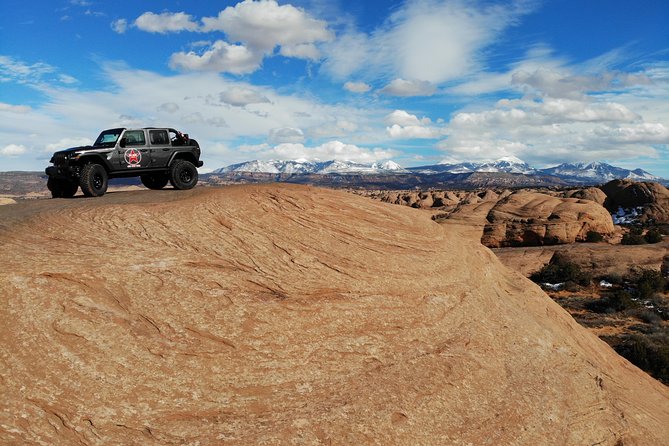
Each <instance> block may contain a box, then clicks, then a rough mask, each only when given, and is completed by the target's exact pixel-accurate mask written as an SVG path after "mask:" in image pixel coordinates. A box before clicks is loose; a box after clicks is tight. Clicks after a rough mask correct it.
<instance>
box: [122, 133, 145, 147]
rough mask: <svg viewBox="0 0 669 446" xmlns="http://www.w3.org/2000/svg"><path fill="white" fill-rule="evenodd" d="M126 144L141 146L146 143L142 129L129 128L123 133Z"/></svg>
mask: <svg viewBox="0 0 669 446" xmlns="http://www.w3.org/2000/svg"><path fill="white" fill-rule="evenodd" d="M123 137H124V138H125V144H126V146H143V145H146V138H145V137H144V130H129V131H127V132H125V135H123Z"/></svg>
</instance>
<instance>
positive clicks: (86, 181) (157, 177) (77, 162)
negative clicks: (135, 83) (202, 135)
mask: <svg viewBox="0 0 669 446" xmlns="http://www.w3.org/2000/svg"><path fill="white" fill-rule="evenodd" d="M50 162H51V163H53V166H49V167H47V168H46V174H47V175H48V176H49V180H48V182H47V187H48V188H49V190H50V191H51V196H52V197H54V198H59V197H63V198H70V197H72V196H74V194H75V193H77V189H78V188H79V187H81V191H82V192H83V193H84V195H86V196H87V197H99V196H102V195H104V193H105V192H106V191H107V182H108V180H109V179H110V178H125V177H137V176H138V177H140V178H141V180H142V184H144V185H145V186H146V187H148V188H149V189H162V188H163V187H165V186H166V185H167V182H168V181H169V182H170V183H171V184H172V186H174V188H175V189H182V190H183V189H191V188H193V187H194V186H195V185H196V184H197V180H198V175H197V167H202V165H203V162H202V161H200V146H199V145H198V143H197V141H195V140H194V139H190V138H189V137H188V135H186V134H183V133H181V132H179V131H177V130H174V129H170V128H154V127H148V128H143V129H126V128H119V129H109V130H105V131H103V132H102V133H100V136H98V139H96V140H95V143H94V144H93V145H92V146H84V147H74V148H71V149H67V150H61V151H60V152H56V153H54V154H53V157H51V161H50Z"/></svg>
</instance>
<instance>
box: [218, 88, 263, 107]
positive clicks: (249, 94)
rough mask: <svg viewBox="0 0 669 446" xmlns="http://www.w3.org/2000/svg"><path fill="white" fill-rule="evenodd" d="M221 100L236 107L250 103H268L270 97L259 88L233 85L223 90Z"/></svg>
mask: <svg viewBox="0 0 669 446" xmlns="http://www.w3.org/2000/svg"><path fill="white" fill-rule="evenodd" d="M219 98H220V100H221V102H224V103H226V104H229V105H233V106H235V107H245V106H247V105H249V104H267V103H269V102H270V101H269V99H267V97H266V96H264V95H263V94H261V93H259V92H258V91H257V90H254V89H251V88H244V87H233V88H229V89H227V90H225V91H222V92H221V93H220V95H219Z"/></svg>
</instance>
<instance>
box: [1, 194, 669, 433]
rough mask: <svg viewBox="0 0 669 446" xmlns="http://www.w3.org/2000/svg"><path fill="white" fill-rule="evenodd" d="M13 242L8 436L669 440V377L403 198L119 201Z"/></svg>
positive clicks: (20, 212)
mask: <svg viewBox="0 0 669 446" xmlns="http://www.w3.org/2000/svg"><path fill="white" fill-rule="evenodd" d="M0 245H1V246H2V251H1V252H2V265H3V266H2V274H1V275H0V293H1V296H2V303H3V305H2V310H1V313H0V339H1V341H0V358H1V361H2V363H1V367H0V373H1V376H0V393H1V394H2V396H3V397H2V399H1V400H0V409H1V410H0V443H3V444H81V445H84V444H86V445H103V444H104V445H107V444H125V445H135V444H136V445H152V444H155V445H158V444H161V445H164V444H202V445H205V444H222V445H256V444H272V445H274V444H309V445H318V444H325V445H329V444H332V445H337V444H342V445H367V444H370V445H371V444H376V445H407V444H416V445H418V444H420V445H431V444H434V445H469V444H475V445H482V444H491V445H533V446H535V445H554V444H561V445H592V444H600V445H610V446H614V445H616V446H621V445H624V446H629V445H649V446H650V445H652V446H657V445H663V444H664V445H666V444H669V390H668V389H667V388H666V387H665V386H663V385H662V384H660V383H658V382H657V381H655V380H653V379H652V378H650V377H649V376H647V375H646V374H645V373H643V372H641V371H640V370H639V369H637V368H636V367H634V366H632V365H631V364H630V363H628V362H627V361H626V360H624V359H623V358H621V357H620V356H618V355H617V354H616V353H615V352H614V351H613V350H612V349H611V348H609V347H608V346H607V345H606V344H605V343H604V342H602V341H600V340H599V339H598V338H596V337H595V336H594V335H592V334H590V333H589V332H588V331H587V330H586V329H584V328H582V327H580V326H579V325H578V324H576V322H574V320H573V319H572V318H571V317H570V316H569V315H568V314H567V313H566V312H565V311H563V310H562V309H561V308H560V307H559V306H558V305H557V304H555V303H553V302H552V301H551V300H550V299H549V298H548V297H547V296H546V295H545V294H544V293H543V292H542V291H541V290H540V289H539V288H538V287H537V286H535V285H533V284H532V283H531V282H529V281H528V280H526V279H525V278H523V277H522V276H520V275H519V274H517V273H514V272H511V271H510V270H508V269H506V268H505V267H503V266H502V265H501V264H500V262H499V261H498V260H497V259H496V258H495V256H494V255H493V254H492V253H491V252H490V251H489V250H487V249H486V248H484V247H483V246H481V245H480V244H479V242H478V240H471V239H467V238H466V237H463V236H462V234H461V233H460V232H459V230H458V229H457V228H454V227H449V226H445V225H439V224H437V223H434V222H432V221H431V220H430V219H429V215H426V213H423V212H419V211H416V210H414V209H411V208H408V207H402V206H391V205H388V204H384V203H381V202H375V201H372V200H369V199H366V198H364V197H357V196H354V195H351V194H346V193H344V192H336V191H329V190H320V189H314V188H307V187H301V186H289V185H277V184H273V185H267V186H239V187H227V188H224V189H204V188H198V189H194V190H191V191H184V192H175V191H169V190H167V191H146V192H129V193H128V192H123V193H109V194H107V195H106V196H104V197H102V198H100V199H80V200H79V199H75V200H68V201H65V200H41V201H37V202H29V203H18V204H16V205H13V206H4V207H2V208H0Z"/></svg>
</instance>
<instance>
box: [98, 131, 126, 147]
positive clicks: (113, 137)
mask: <svg viewBox="0 0 669 446" xmlns="http://www.w3.org/2000/svg"><path fill="white" fill-rule="evenodd" d="M123 130H125V129H111V130H105V131H103V132H102V133H100V136H98V139H96V140H95V144H93V146H94V147H114V146H115V145H116V141H117V140H118V137H119V136H121V133H123Z"/></svg>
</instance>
